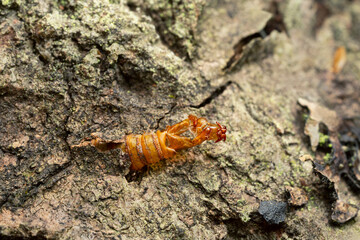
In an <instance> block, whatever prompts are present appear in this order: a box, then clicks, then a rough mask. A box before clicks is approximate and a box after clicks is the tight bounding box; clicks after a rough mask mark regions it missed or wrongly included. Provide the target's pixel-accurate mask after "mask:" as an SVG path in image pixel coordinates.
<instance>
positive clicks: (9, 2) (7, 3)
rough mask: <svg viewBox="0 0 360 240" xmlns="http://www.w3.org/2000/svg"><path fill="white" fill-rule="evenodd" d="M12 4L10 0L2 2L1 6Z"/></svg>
mask: <svg viewBox="0 0 360 240" xmlns="http://www.w3.org/2000/svg"><path fill="white" fill-rule="evenodd" d="M12 3H13V1H12V0H2V1H1V4H2V5H4V6H7V5H11V4H12Z"/></svg>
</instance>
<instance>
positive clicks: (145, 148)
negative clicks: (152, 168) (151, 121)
mask: <svg viewBox="0 0 360 240" xmlns="http://www.w3.org/2000/svg"><path fill="white" fill-rule="evenodd" d="M164 141H165V139H164ZM125 143H126V152H127V153H128V154H129V158H130V161H131V169H132V170H140V169H141V168H143V167H144V166H146V165H150V164H153V163H157V162H159V161H160V160H161V159H163V158H164V155H163V151H162V148H161V144H160V142H159V138H158V135H157V134H154V133H145V134H143V135H133V134H130V135H127V136H126V140H125Z"/></svg>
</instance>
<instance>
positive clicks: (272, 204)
mask: <svg viewBox="0 0 360 240" xmlns="http://www.w3.org/2000/svg"><path fill="white" fill-rule="evenodd" d="M286 212H287V203H286V202H277V201H261V202H260V207H259V213H260V214H261V215H262V216H263V217H264V219H265V220H266V221H267V222H268V223H269V224H280V223H282V222H284V221H285V218H286Z"/></svg>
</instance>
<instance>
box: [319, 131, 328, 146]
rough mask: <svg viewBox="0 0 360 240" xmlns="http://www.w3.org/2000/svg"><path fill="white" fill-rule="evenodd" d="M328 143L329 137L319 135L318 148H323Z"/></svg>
mask: <svg viewBox="0 0 360 240" xmlns="http://www.w3.org/2000/svg"><path fill="white" fill-rule="evenodd" d="M328 141H329V136H328V135H326V134H323V133H319V146H320V147H323V146H325V144H326V143H327V142H328Z"/></svg>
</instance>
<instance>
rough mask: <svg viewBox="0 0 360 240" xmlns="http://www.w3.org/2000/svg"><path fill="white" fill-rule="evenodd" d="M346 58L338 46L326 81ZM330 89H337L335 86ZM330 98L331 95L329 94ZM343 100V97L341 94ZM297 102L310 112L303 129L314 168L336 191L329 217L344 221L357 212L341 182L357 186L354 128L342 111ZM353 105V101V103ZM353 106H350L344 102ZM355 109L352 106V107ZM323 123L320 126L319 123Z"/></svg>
mask: <svg viewBox="0 0 360 240" xmlns="http://www.w3.org/2000/svg"><path fill="white" fill-rule="evenodd" d="M345 62H346V51H345V48H344V47H339V48H338V49H337V50H336V51H335V54H334V57H333V64H332V67H331V69H330V70H329V72H328V73H327V75H326V81H327V82H330V83H331V82H334V81H336V79H337V78H338V77H339V73H340V72H341V70H342V69H343V68H344V65H345ZM330 89H334V90H331V91H339V92H340V91H341V89H340V90H336V88H333V86H332V88H330ZM328 98H329V99H331V97H328ZM344 100H346V98H344ZM298 103H299V104H300V105H301V106H302V107H305V108H307V109H308V110H309V112H310V114H309V116H308V117H307V119H306V123H305V128H304V133H305V134H306V135H308V136H309V137H310V143H311V148H312V150H313V151H314V152H316V156H315V159H313V158H309V159H310V160H312V161H313V162H314V168H315V170H316V171H317V172H319V173H320V174H321V175H322V176H324V177H325V178H326V179H328V180H329V181H330V182H331V183H333V187H334V191H335V199H337V200H336V203H335V208H334V211H333V213H332V216H331V218H332V220H333V221H336V222H338V223H344V222H346V221H348V220H350V219H352V218H353V217H354V216H356V215H357V211H358V209H357V208H353V207H351V206H350V205H349V204H348V203H346V202H345V201H344V200H343V199H342V198H343V196H344V194H342V192H344V191H346V190H344V189H343V188H342V187H341V186H340V185H341V184H340V181H341V179H343V180H345V181H346V182H347V183H348V185H349V187H350V188H352V189H353V190H354V191H357V192H358V191H359V190H360V178H359V176H360V175H359V174H358V173H359V169H358V166H359V163H360V159H359V156H358V154H357V151H358V150H355V151H354V149H358V144H357V141H359V140H360V139H357V140H355V138H356V137H355V138H354V137H353V136H356V134H355V135H354V129H353V128H349V127H348V126H347V122H346V120H345V119H346V118H347V117H348V116H343V115H341V113H342V112H339V111H338V112H337V111H335V110H330V109H328V108H326V107H324V106H321V105H319V104H316V103H313V102H310V101H307V100H305V99H302V98H300V99H298ZM355 107H356V105H355ZM347 108H349V109H352V106H347ZM352 110H354V111H355V109H352ZM320 124H323V127H321V126H320Z"/></svg>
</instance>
